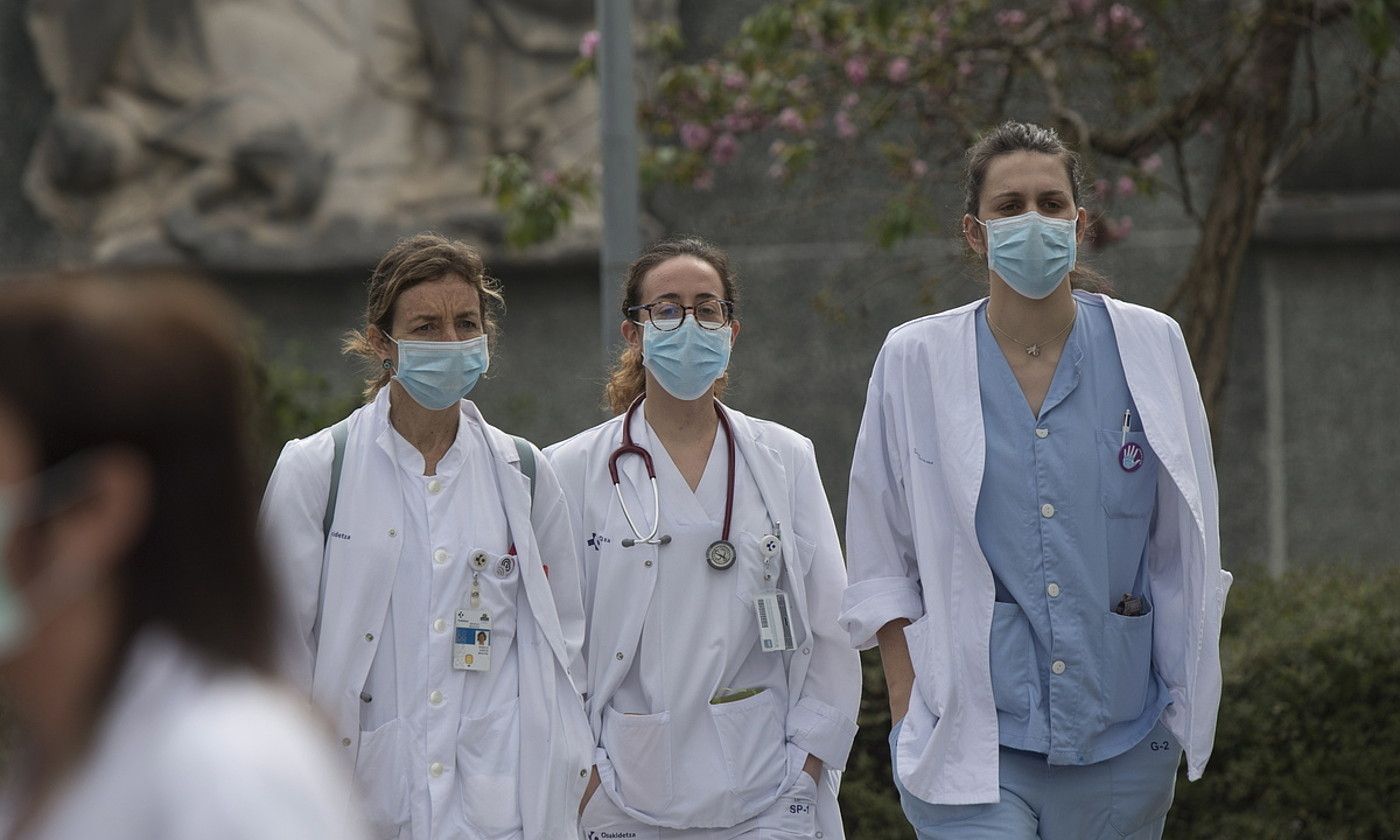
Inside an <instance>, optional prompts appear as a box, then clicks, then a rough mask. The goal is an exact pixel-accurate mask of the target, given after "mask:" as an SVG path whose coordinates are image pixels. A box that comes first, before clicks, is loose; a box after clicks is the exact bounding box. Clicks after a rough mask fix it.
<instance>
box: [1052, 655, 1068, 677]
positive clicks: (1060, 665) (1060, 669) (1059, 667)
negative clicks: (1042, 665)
mask: <svg viewBox="0 0 1400 840" xmlns="http://www.w3.org/2000/svg"><path fill="white" fill-rule="evenodd" d="M1050 670H1052V671H1054V672H1055V673H1057V674H1063V673H1064V672H1065V661H1064V660H1063V659H1056V660H1055V661H1054V662H1052V663H1051V664H1050Z"/></svg>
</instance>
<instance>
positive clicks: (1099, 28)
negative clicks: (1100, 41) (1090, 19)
mask: <svg viewBox="0 0 1400 840" xmlns="http://www.w3.org/2000/svg"><path fill="white" fill-rule="evenodd" d="M1107 32H1108V15H1105V14H1103V13H1102V12H1100V13H1099V14H1098V15H1096V16H1095V17H1094V34H1095V35H1097V36H1098V37H1100V38H1102V37H1103V36H1104V34H1105V33H1107Z"/></svg>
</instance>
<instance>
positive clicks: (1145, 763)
mask: <svg viewBox="0 0 1400 840" xmlns="http://www.w3.org/2000/svg"><path fill="white" fill-rule="evenodd" d="M1180 763H1181V744H1179V743H1177V740H1176V737H1175V736H1174V735H1172V734H1171V731H1170V730H1169V729H1167V725H1166V724H1165V723H1162V722H1161V721H1158V722H1157V725H1156V726H1155V727H1153V728H1152V731H1151V732H1149V733H1148V734H1147V737H1146V738H1144V739H1142V741H1141V743H1139V744H1138V745H1137V746H1135V747H1133V748H1132V749H1130V750H1128V751H1127V752H1125V753H1123V754H1122V755H1119V756H1116V757H1114V758H1111V759H1109V768H1110V773H1111V778H1112V780H1113V781H1112V785H1113V808H1112V811H1111V812H1110V816H1109V825H1110V826H1112V827H1113V830H1115V831H1117V832H1118V833H1119V834H1121V835H1123V836H1128V835H1131V834H1133V833H1134V832H1137V831H1140V830H1142V829H1143V828H1145V827H1147V826H1148V825H1151V824H1153V823H1156V822H1159V821H1160V820H1161V819H1162V818H1163V817H1165V816H1166V814H1167V811H1168V810H1170V809H1171V807H1172V799H1173V798H1174V797H1175V796H1176V773H1177V766H1178V765H1179V764H1180Z"/></svg>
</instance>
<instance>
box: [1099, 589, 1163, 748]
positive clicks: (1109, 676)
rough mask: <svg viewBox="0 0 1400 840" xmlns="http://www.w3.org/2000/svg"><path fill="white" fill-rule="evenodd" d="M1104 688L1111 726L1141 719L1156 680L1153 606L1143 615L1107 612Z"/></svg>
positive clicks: (1105, 619) (1149, 606)
mask: <svg viewBox="0 0 1400 840" xmlns="http://www.w3.org/2000/svg"><path fill="white" fill-rule="evenodd" d="M1103 621H1104V624H1103V645H1104V669H1103V677H1102V678H1103V681H1104V685H1103V689H1104V696H1105V697H1107V698H1108V722H1109V723H1110V724H1114V723H1123V722H1125V721H1130V720H1137V719H1138V717H1139V716H1140V715H1142V710H1143V707H1144V705H1145V703H1146V702H1147V689H1148V686H1149V685H1150V684H1151V680H1152V605H1151V604H1147V612H1146V613H1144V614H1143V615H1119V614H1118V613H1115V612H1110V613H1104V617H1103Z"/></svg>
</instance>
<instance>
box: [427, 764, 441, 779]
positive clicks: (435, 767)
mask: <svg viewBox="0 0 1400 840" xmlns="http://www.w3.org/2000/svg"><path fill="white" fill-rule="evenodd" d="M428 773H429V774H430V775H431V776H432V777H433V778H437V777H438V776H441V775H442V762H441V761H434V762H433V763H432V764H429V765H428Z"/></svg>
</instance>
